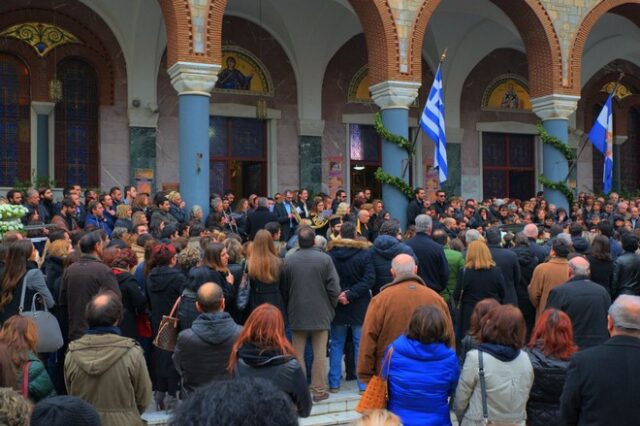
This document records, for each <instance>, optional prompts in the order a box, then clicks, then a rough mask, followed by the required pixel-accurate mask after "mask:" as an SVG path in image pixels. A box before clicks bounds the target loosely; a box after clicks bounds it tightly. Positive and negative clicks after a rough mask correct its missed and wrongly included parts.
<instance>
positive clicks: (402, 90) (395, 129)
mask: <svg viewBox="0 0 640 426" xmlns="http://www.w3.org/2000/svg"><path fill="white" fill-rule="evenodd" d="M419 87H420V83H414V82H407V81H384V82H382V83H378V84H375V85H373V86H371V87H370V88H369V89H370V90H371V97H372V99H373V100H374V102H375V103H376V104H377V105H378V106H379V107H380V108H381V110H382V111H381V116H382V122H383V124H384V126H385V128H386V129H387V130H388V131H389V132H391V133H392V134H395V135H399V136H403V137H405V138H408V137H409V106H410V105H411V104H412V103H413V101H414V100H415V99H416V97H417V96H418V88H419ZM408 156H409V155H408V153H407V151H406V150H404V149H402V148H400V147H399V146H397V145H396V144H394V143H393V142H389V141H386V140H384V141H383V142H382V169H383V170H384V171H385V172H387V173H389V174H391V175H392V176H396V177H399V178H401V179H403V180H404V181H405V182H407V183H409V170H408V168H407V160H408ZM405 169H406V173H404V174H403V172H404V171H405ZM382 200H383V201H384V207H385V209H386V210H388V211H389V213H390V214H391V217H393V218H395V219H398V220H399V221H400V225H401V227H402V230H403V231H404V230H405V229H406V226H407V206H408V205H409V199H408V198H407V196H406V195H405V194H403V193H402V192H400V191H399V190H398V189H397V188H396V187H395V186H391V185H386V184H384V185H382Z"/></svg>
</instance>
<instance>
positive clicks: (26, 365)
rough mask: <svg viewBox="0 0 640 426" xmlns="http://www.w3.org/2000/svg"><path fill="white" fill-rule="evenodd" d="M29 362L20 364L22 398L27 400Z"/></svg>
mask: <svg viewBox="0 0 640 426" xmlns="http://www.w3.org/2000/svg"><path fill="white" fill-rule="evenodd" d="M30 366H31V361H27V362H25V363H24V364H22V397H23V398H24V399H29V367H30Z"/></svg>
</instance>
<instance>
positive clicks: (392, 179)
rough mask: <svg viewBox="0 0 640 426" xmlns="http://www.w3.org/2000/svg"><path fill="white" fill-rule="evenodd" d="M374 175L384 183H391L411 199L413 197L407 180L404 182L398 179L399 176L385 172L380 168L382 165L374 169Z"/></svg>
mask: <svg viewBox="0 0 640 426" xmlns="http://www.w3.org/2000/svg"><path fill="white" fill-rule="evenodd" d="M375 177H376V179H377V180H378V181H380V182H382V183H386V184H387V185H391V186H395V187H396V188H397V189H398V191H400V192H402V193H403V194H404V195H406V196H407V198H409V199H412V198H413V196H414V195H413V189H412V188H411V186H409V184H408V183H407V182H405V181H404V180H402V179H400V178H399V177H396V176H393V175H391V174H389V173H387V172H385V171H384V170H382V167H378V169H377V170H376V173H375Z"/></svg>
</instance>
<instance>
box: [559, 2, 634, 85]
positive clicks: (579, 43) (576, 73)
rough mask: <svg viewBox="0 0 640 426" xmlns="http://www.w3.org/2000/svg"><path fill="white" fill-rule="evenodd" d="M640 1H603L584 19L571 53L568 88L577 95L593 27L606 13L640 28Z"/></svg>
mask: <svg viewBox="0 0 640 426" xmlns="http://www.w3.org/2000/svg"><path fill="white" fill-rule="evenodd" d="M639 6H640V0H632V1H628V0H601V1H600V3H598V4H597V5H596V6H595V7H593V8H592V9H591V10H590V11H589V12H588V13H587V14H586V16H585V17H584V18H583V19H582V22H581V23H580V26H579V27H578V31H577V32H576V35H575V37H574V39H573V43H572V45H571V51H570V53H569V61H568V65H569V70H568V71H569V72H568V73H567V75H568V78H569V81H568V86H569V87H571V89H572V91H573V92H575V93H576V94H578V93H580V70H581V64H582V55H583V53H584V47H585V44H586V43H587V39H588V38H589V34H590V33H591V30H592V29H593V26H594V25H595V24H596V23H597V22H598V20H599V19H600V18H601V17H602V16H603V15H604V14H606V13H609V12H611V13H617V14H619V15H622V16H625V17H627V18H629V19H630V20H631V21H633V22H634V23H635V24H636V25H639V26H640V7H639Z"/></svg>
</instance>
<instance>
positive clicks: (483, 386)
mask: <svg viewBox="0 0 640 426" xmlns="http://www.w3.org/2000/svg"><path fill="white" fill-rule="evenodd" d="M478 364H479V365H478V367H479V368H478V375H479V376H480V395H481V397H482V424H484V425H491V426H518V425H519V424H520V423H518V422H498V421H493V420H489V407H488V405H487V383H486V382H485V379H484V360H483V359H482V351H481V350H478Z"/></svg>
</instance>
